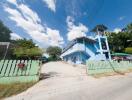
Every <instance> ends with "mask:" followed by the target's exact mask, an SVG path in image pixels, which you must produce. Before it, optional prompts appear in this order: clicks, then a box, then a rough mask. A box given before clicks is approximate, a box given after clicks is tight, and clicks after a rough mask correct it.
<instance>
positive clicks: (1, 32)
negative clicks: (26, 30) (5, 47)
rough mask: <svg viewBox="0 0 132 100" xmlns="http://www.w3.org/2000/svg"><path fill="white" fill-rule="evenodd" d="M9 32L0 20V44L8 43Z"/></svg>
mask: <svg viewBox="0 0 132 100" xmlns="http://www.w3.org/2000/svg"><path fill="white" fill-rule="evenodd" d="M10 33H12V32H11V30H10V29H9V28H8V27H6V26H5V25H4V24H3V22H2V21H1V20H0V42H10V37H11V36H10Z"/></svg>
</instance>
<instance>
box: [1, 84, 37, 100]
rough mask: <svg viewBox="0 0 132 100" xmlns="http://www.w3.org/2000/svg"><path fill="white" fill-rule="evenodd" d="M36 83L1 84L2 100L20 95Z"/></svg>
mask: <svg viewBox="0 0 132 100" xmlns="http://www.w3.org/2000/svg"><path fill="white" fill-rule="evenodd" d="M34 84H35V83H33V82H32V83H14V84H6V85H5V84H0V100H1V99H2V98H6V97H9V96H12V95H16V94H19V93H21V92H23V91H25V90H27V89H28V88H29V87H31V86H33V85H34Z"/></svg>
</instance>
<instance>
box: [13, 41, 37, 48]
mask: <svg viewBox="0 0 132 100" xmlns="http://www.w3.org/2000/svg"><path fill="white" fill-rule="evenodd" d="M13 44H15V45H16V46H19V47H24V48H34V47H35V43H34V42H33V41H32V40H31V39H30V40H26V39H19V40H15V41H13Z"/></svg>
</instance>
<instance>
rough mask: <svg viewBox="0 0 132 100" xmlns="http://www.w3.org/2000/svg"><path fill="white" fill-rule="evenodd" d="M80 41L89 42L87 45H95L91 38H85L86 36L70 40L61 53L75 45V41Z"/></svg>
mask: <svg viewBox="0 0 132 100" xmlns="http://www.w3.org/2000/svg"><path fill="white" fill-rule="evenodd" d="M80 40H84V41H86V42H89V43H95V42H96V40H95V39H92V38H89V37H86V36H84V37H78V38H76V39H74V40H72V41H71V42H70V43H69V44H68V45H67V46H66V47H65V48H64V49H63V52H62V53H64V52H65V51H67V50H68V49H69V48H71V47H72V46H73V45H74V44H76V43H77V41H80Z"/></svg>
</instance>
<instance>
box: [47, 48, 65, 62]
mask: <svg viewBox="0 0 132 100" xmlns="http://www.w3.org/2000/svg"><path fill="white" fill-rule="evenodd" d="M46 52H47V53H48V54H49V56H50V59H51V60H59V59H60V57H59V56H60V55H61V53H62V49H61V48H60V47H57V46H54V47H53V46H50V47H48V48H47V50H46Z"/></svg>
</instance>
